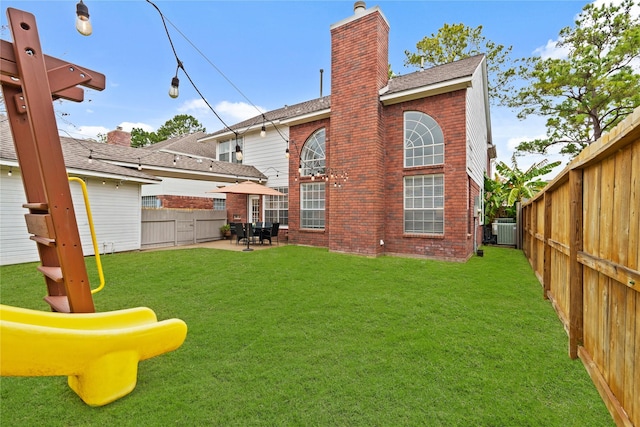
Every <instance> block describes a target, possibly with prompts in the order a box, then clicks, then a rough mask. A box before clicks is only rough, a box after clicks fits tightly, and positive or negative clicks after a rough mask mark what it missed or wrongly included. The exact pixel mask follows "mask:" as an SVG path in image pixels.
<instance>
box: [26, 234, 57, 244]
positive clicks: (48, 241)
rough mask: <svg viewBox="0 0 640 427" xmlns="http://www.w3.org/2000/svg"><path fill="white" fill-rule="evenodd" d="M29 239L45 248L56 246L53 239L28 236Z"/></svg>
mask: <svg viewBox="0 0 640 427" xmlns="http://www.w3.org/2000/svg"><path fill="white" fill-rule="evenodd" d="M29 238H30V239H31V240H33V241H34V242H36V243H39V244H41V245H45V246H55V245H56V241H55V239H50V238H48V237H42V236H29Z"/></svg>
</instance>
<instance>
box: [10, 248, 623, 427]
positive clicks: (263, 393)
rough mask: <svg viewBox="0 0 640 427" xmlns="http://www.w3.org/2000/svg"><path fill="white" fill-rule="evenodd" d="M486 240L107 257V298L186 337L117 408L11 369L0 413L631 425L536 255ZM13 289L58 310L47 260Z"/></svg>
mask: <svg viewBox="0 0 640 427" xmlns="http://www.w3.org/2000/svg"><path fill="white" fill-rule="evenodd" d="M484 249H485V256H484V257H482V258H479V257H474V258H472V259H471V260H469V262H467V263H465V264H460V263H446V262H437V261H429V260H421V259H407V258H394V257H380V258H365V257H357V256H349V255H343V254H336V253H329V252H327V251H326V250H323V249H319V248H307V247H296V246H282V247H278V248H274V249H270V250H265V251H255V252H251V253H246V252H230V251H217V250H212V249H184V250H171V251H156V252H144V253H128V254H115V255H108V256H104V257H103V258H102V261H103V265H104V268H105V276H106V280H107V285H106V288H105V290H104V291H102V292H100V293H98V294H96V295H95V303H96V307H97V310H98V311H108V310H117V309H122V308H129V307H138V306H147V307H150V308H152V309H153V310H155V311H156V313H157V315H158V318H159V319H161V320H162V319H166V318H170V317H178V318H181V319H183V320H184V321H185V322H186V323H187V325H188V326H189V333H188V335H187V339H186V341H185V343H184V344H183V346H182V347H181V348H180V349H178V350H176V351H174V352H171V353H168V354H165V355H162V356H159V357H156V358H153V359H150V360H147V361H144V362H141V363H140V369H139V372H138V384H137V386H136V388H135V390H134V391H133V392H132V393H131V394H129V395H128V396H126V397H124V398H122V399H120V400H118V401H116V402H114V403H111V404H109V405H107V406H104V407H99V408H92V407H89V406H87V405H85V404H84V403H83V402H82V401H81V400H80V399H79V398H78V397H77V396H76V395H75V394H74V393H73V391H71V389H69V388H68V387H67V384H66V378H65V377H49V378H7V377H4V378H2V380H1V383H0V389H1V397H2V400H1V404H2V406H1V408H0V412H1V415H0V416H1V418H0V424H1V425H3V426H36V425H47V426H54V425H60V426H93V425H100V426H107V425H108V426H129V425H130V426H169V425H175V426H200V425H202V426H214V425H215V426H218V425H220V426H232V425H236V426H249V425H266V426H275V425H301V426H310V425H320V426H334V425H340V426H347V425H348V426H354V425H362V426H399V425H427V426H563V427H565V426H580V427H585V426H598V427H602V426H613V425H614V423H613V421H612V419H611V417H610V415H609V413H608V412H607V410H606V408H605V406H604V404H603V403H602V401H601V399H600V397H599V395H598V393H597V391H596V389H595V387H594V386H593V384H592V382H591V380H590V379H589V377H588V375H587V373H586V371H585V369H584V368H583V366H582V364H581V363H580V362H579V361H577V360H570V359H569V358H568V356H567V336H566V334H565V332H564V330H563V328H562V325H561V324H560V322H559V320H558V319H557V316H556V314H555V312H554V311H553V309H552V307H551V305H550V304H549V302H548V301H544V300H543V299H542V291H541V288H540V285H539V283H538V282H537V280H536V278H535V277H534V275H533V273H532V271H531V269H530V267H529V265H528V264H527V261H526V260H525V258H524V256H523V255H522V253H521V252H520V251H515V250H510V249H502V248H492V247H488V248H484ZM91 261H92V260H91ZM89 269H90V274H91V276H92V277H96V276H97V275H96V274H95V269H94V268H93V267H91V266H90V267H89ZM95 281H96V282H97V279H95ZM0 291H1V294H0V301H1V302H2V303H3V304H9V305H17V306H22V307H28V308H35V309H40V310H48V308H47V306H46V304H45V303H44V302H42V297H43V295H44V293H45V286H44V281H43V279H42V277H41V276H40V274H39V273H38V272H37V271H36V268H35V264H23V265H16V266H7V267H2V268H0Z"/></svg>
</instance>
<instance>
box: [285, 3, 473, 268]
mask: <svg viewBox="0 0 640 427" xmlns="http://www.w3.org/2000/svg"><path fill="white" fill-rule="evenodd" d="M388 31H389V28H388V26H387V24H386V22H385V21H384V19H382V17H381V16H380V15H379V14H378V13H377V12H376V13H372V14H369V15H366V16H364V17H362V18H360V19H357V20H355V21H352V22H348V23H346V24H344V25H342V26H340V27H337V28H334V29H332V68H331V75H332V82H331V118H330V119H325V120H320V121H317V122H313V123H306V124H302V125H298V126H292V127H291V128H290V129H289V138H290V140H291V141H294V143H292V144H290V146H289V148H290V150H291V156H290V160H289V170H290V171H291V173H290V175H289V241H290V242H292V243H295V244H306V245H312V246H326V247H328V248H329V249H330V250H332V251H339V252H350V253H360V254H364V255H374V256H375V255H380V254H384V253H388V254H403V255H411V256H426V257H433V258H439V259H449V260H458V261H461V260H465V259H467V258H468V257H469V256H470V255H471V254H472V252H473V232H474V219H473V197H474V196H475V195H477V194H478V192H479V189H478V185H476V184H475V183H474V182H473V181H472V180H471V179H470V178H469V176H468V174H467V171H466V158H467V156H466V150H467V146H466V128H465V126H466V125H465V123H466V120H465V111H466V106H465V103H466V92H465V91H464V90H460V91H456V92H453V93H447V94H441V95H437V96H433V97H429V98H425V99H421V100H417V101H410V102H405V103H402V104H396V105H392V106H388V107H383V106H382V104H381V103H380V101H379V89H381V88H382V87H384V86H385V85H386V84H387V70H388V54H387V51H388V41H387V40H388ZM409 110H415V111H421V112H423V113H425V114H428V115H430V116H431V117H433V118H434V119H435V120H436V121H437V122H438V124H439V125H440V127H441V128H442V131H443V134H444V139H445V163H444V164H443V165H438V166H428V167H418V168H406V169H405V168H404V114H403V113H404V112H405V111H409ZM329 124H330V125H329ZM322 127H325V128H326V131H327V133H326V134H327V140H326V155H327V167H328V168H333V169H336V170H346V171H348V173H349V180H348V181H347V182H346V183H344V185H343V186H342V188H334V187H333V186H332V185H330V184H327V186H326V211H325V212H326V224H325V229H324V230H300V188H299V185H300V183H301V182H306V181H307V180H308V178H300V177H299V176H298V172H297V171H298V167H299V155H300V151H299V150H300V149H301V148H302V146H303V144H304V142H305V141H306V139H307V138H308V137H309V136H310V135H311V134H313V132H315V131H316V130H318V129H320V128H322ZM424 174H443V175H444V186H445V187H444V188H445V232H444V235H442V236H424V235H405V234H404V231H403V230H404V198H403V195H404V177H405V176H410V175H424ZM478 236H479V237H481V234H478ZM380 240H384V245H380Z"/></svg>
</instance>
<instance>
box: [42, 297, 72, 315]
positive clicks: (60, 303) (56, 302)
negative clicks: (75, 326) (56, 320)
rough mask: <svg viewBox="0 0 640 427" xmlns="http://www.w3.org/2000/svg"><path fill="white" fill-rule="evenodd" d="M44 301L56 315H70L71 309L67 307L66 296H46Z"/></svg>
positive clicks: (67, 300)
mask: <svg viewBox="0 0 640 427" xmlns="http://www.w3.org/2000/svg"><path fill="white" fill-rule="evenodd" d="M44 300H45V302H46V303H47V304H49V306H51V309H52V310H53V311H57V312H58V313H71V307H70V306H69V299H68V298H67V297H66V295H58V296H46V297H44Z"/></svg>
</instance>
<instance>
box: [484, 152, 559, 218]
mask: <svg viewBox="0 0 640 427" xmlns="http://www.w3.org/2000/svg"><path fill="white" fill-rule="evenodd" d="M511 162H512V166H508V165H507V164H505V163H504V162H498V163H496V171H497V172H498V173H499V174H500V176H502V178H504V180H503V181H502V190H501V191H502V197H503V201H504V202H506V206H507V207H510V206H513V205H514V204H515V203H516V202H519V201H521V200H522V199H530V198H532V197H533V196H535V194H536V193H537V192H539V191H540V190H542V189H543V188H544V187H545V185H547V182H546V181H543V180H542V179H541V178H540V177H541V176H543V175H546V174H548V173H549V172H551V171H552V170H553V168H555V167H556V166H558V165H559V164H560V163H562V162H560V161H556V162H552V163H549V161H548V160H547V159H544V160H542V161H540V162H537V163H534V164H533V165H531V167H529V169H527V170H526V171H524V172H523V171H521V170H520V169H519V168H518V163H517V161H516V155H515V154H513V155H512V156H511Z"/></svg>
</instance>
